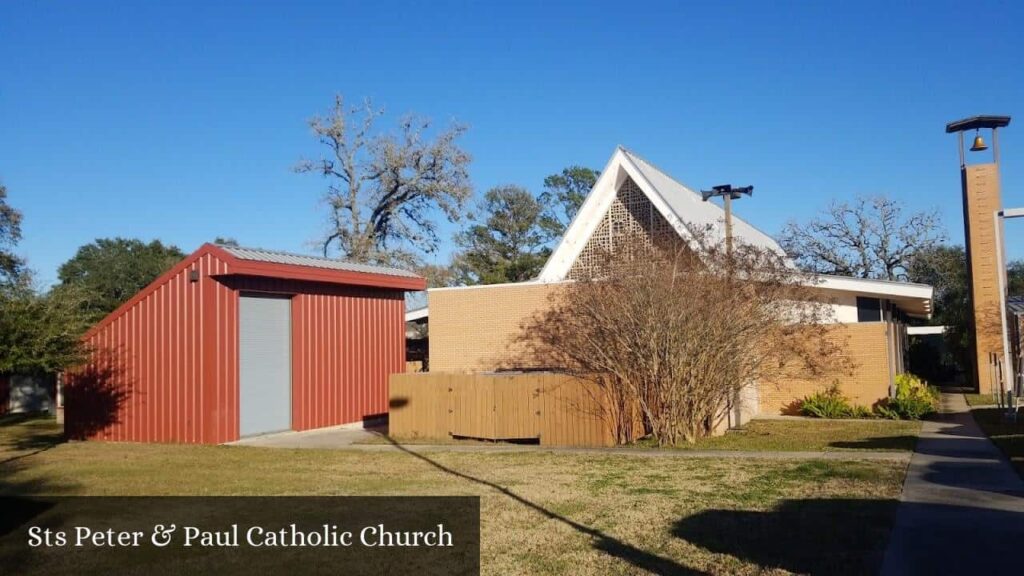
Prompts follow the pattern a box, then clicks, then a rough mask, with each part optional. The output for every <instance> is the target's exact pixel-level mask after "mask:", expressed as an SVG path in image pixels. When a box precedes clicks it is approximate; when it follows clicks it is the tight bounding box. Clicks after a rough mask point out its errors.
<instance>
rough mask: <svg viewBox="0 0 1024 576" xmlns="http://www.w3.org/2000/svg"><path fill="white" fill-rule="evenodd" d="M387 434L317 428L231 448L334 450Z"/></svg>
mask: <svg viewBox="0 0 1024 576" xmlns="http://www.w3.org/2000/svg"><path fill="white" fill-rule="evenodd" d="M386 432H387V426H386V425H383V427H382V426H380V425H367V426H366V427H364V425H363V424H361V423H359V424H345V425H343V426H333V427H331V428H317V429H316V430H305V431H302V432H295V431H289V432H278V433H275V434H263V435H260V436H251V437H249V438H243V439H241V440H238V441H236V442H230V443H229V445H231V446H257V447H261V448H318V449H332V448H343V447H346V446H351V445H352V444H354V443H356V442H364V441H366V440H368V439H371V438H373V437H375V436H379V435H381V434H383V433H386Z"/></svg>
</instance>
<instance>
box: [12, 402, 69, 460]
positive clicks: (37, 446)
mask: <svg viewBox="0 0 1024 576" xmlns="http://www.w3.org/2000/svg"><path fill="white" fill-rule="evenodd" d="M65 441H66V438H65V436H64V432H63V430H61V429H60V428H59V427H58V426H57V425H56V424H55V422H54V420H53V419H52V418H50V417H49V416H47V415H44V414H10V415H7V416H4V417H3V418H2V419H0V450H3V451H5V452H14V453H15V454H14V455H13V456H9V457H7V458H3V459H0V465H2V464H7V463H10V462H14V461H15V460H21V459H22V458H28V457H29V456H34V455H36V454H39V453H41V452H45V451H47V450H49V449H51V448H53V447H54V446H57V445H58V444H62V443H63V442H65Z"/></svg>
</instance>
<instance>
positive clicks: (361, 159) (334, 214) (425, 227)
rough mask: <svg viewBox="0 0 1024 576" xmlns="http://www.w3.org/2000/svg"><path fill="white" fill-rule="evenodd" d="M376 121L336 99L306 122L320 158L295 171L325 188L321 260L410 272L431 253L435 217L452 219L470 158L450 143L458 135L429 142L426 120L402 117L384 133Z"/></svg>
mask: <svg viewBox="0 0 1024 576" xmlns="http://www.w3.org/2000/svg"><path fill="white" fill-rule="evenodd" d="M381 114H382V111H381V110H379V109H377V108H374V107H373V106H372V104H371V103H370V102H369V101H366V102H364V103H363V104H361V105H358V106H351V107H348V106H346V105H345V101H344V98H343V97H342V96H340V95H339V96H337V97H336V98H335V100H334V106H333V108H332V109H331V111H330V112H329V113H328V114H327V115H326V116H315V117H313V118H312V119H311V120H310V121H309V126H310V128H311V129H312V130H313V134H314V135H315V136H316V138H317V140H318V141H319V143H320V144H321V145H322V146H323V148H324V155H323V156H322V157H321V158H319V159H315V160H303V161H301V162H299V164H298V165H297V166H296V167H295V170H296V172H299V173H308V174H316V175H319V176H321V177H323V178H324V179H325V180H326V182H327V190H326V191H325V192H324V198H323V199H324V203H325V204H326V205H327V208H328V210H329V212H328V229H327V232H326V234H325V235H324V237H323V238H322V239H321V242H320V244H321V248H322V249H323V252H324V255H325V256H327V255H328V254H329V253H330V251H331V250H332V249H336V250H337V251H338V252H340V254H341V255H342V256H343V257H344V258H346V259H348V260H351V261H354V262H362V263H369V264H383V265H404V266H412V265H414V264H416V263H418V262H419V261H420V260H421V258H422V256H423V255H424V254H431V253H434V252H436V251H437V248H438V242H439V240H438V222H437V218H436V216H437V215H441V216H443V217H445V218H447V219H448V220H449V221H452V222H454V221H457V220H459V218H460V217H461V216H462V209H463V205H464V204H465V202H466V200H467V199H468V198H469V197H470V195H471V194H472V188H471V186H470V181H469V173H468V168H469V163H470V156H469V154H467V153H466V152H465V151H464V150H463V149H462V148H461V147H460V146H459V144H458V140H459V138H460V137H461V136H462V135H463V134H464V133H465V132H466V128H465V127H464V126H461V125H458V124H453V125H452V126H450V127H448V128H447V129H445V130H442V131H440V132H438V133H436V134H433V135H430V127H431V124H430V121H429V120H426V119H423V118H420V117H417V116H415V115H407V116H405V117H403V118H402V119H401V120H400V121H399V123H398V127H397V130H395V131H393V132H386V131H380V130H378V129H377V126H376V121H377V119H378V118H379V117H380V116H381Z"/></svg>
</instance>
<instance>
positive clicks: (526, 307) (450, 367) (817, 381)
mask: <svg viewBox="0 0 1024 576" xmlns="http://www.w3.org/2000/svg"><path fill="white" fill-rule="evenodd" d="M560 286H561V285H560V284H510V285H501V286H485V287H479V288H468V289H452V290H431V291H430V293H429V295H428V303H429V306H430V371H431V372H463V373H465V372H484V371H490V370H496V369H502V368H504V369H515V368H529V367H531V366H525V365H522V364H521V363H519V362H516V359H518V358H521V355H520V354H518V352H519V350H520V349H519V348H518V347H517V346H516V338H517V337H518V335H519V334H520V327H521V326H522V323H523V322H524V321H526V320H528V319H529V318H530V317H531V316H533V315H534V314H536V313H537V312H538V311H539V310H541V309H543V308H544V307H546V305H547V303H548V301H549V295H550V294H552V293H553V292H555V291H557V290H558V289H559V287H560ZM886 326H887V324H886V323H885V322H871V323H861V324H837V325H836V326H835V328H834V329H833V333H834V338H836V339H838V340H839V341H843V340H845V345H844V348H845V349H846V350H847V351H848V353H849V354H850V356H851V358H852V360H853V362H854V365H855V368H854V373H853V374H852V375H848V374H834V375H831V376H824V377H821V378H814V379H806V380H801V379H794V380H787V381H785V382H782V383H780V384H777V385H775V384H767V383H766V384H762V385H761V386H760V389H759V391H758V404H759V406H760V413H762V414H779V413H782V412H784V411H785V409H786V407H788V406H790V405H791V404H792V403H793V402H794V401H795V400H799V399H800V398H803V397H804V396H807V395H808V394H811V393H813V392H816V391H818V390H822V389H825V388H827V387H828V386H829V385H831V384H832V382H833V381H838V383H839V386H840V389H841V390H842V391H843V393H844V394H845V395H846V396H847V397H848V398H850V399H851V400H852V401H853V402H854V403H857V404H861V405H864V406H871V405H872V404H874V403H875V402H876V401H878V400H879V399H881V398H885V397H886V396H888V393H889V358H888V357H889V355H888V350H887V346H886Z"/></svg>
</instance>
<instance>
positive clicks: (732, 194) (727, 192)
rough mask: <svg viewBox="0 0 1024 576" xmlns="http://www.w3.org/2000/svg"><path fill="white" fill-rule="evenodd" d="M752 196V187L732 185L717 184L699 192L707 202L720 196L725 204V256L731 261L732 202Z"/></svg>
mask: <svg viewBox="0 0 1024 576" xmlns="http://www.w3.org/2000/svg"><path fill="white" fill-rule="evenodd" d="M744 194H746V195H747V196H752V195H753V194H754V187H753V186H737V187H736V188H733V187H732V184H719V185H718V186H712V187H711V190H701V191H700V195H701V197H702V198H703V199H704V201H705V202H707V201H708V200H709V199H711V198H712V197H714V196H721V197H722V199H723V201H724V202H725V254H726V256H727V257H728V258H729V259H730V260H732V201H733V200H738V199H739V198H740V197H741V196H742V195H744Z"/></svg>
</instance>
